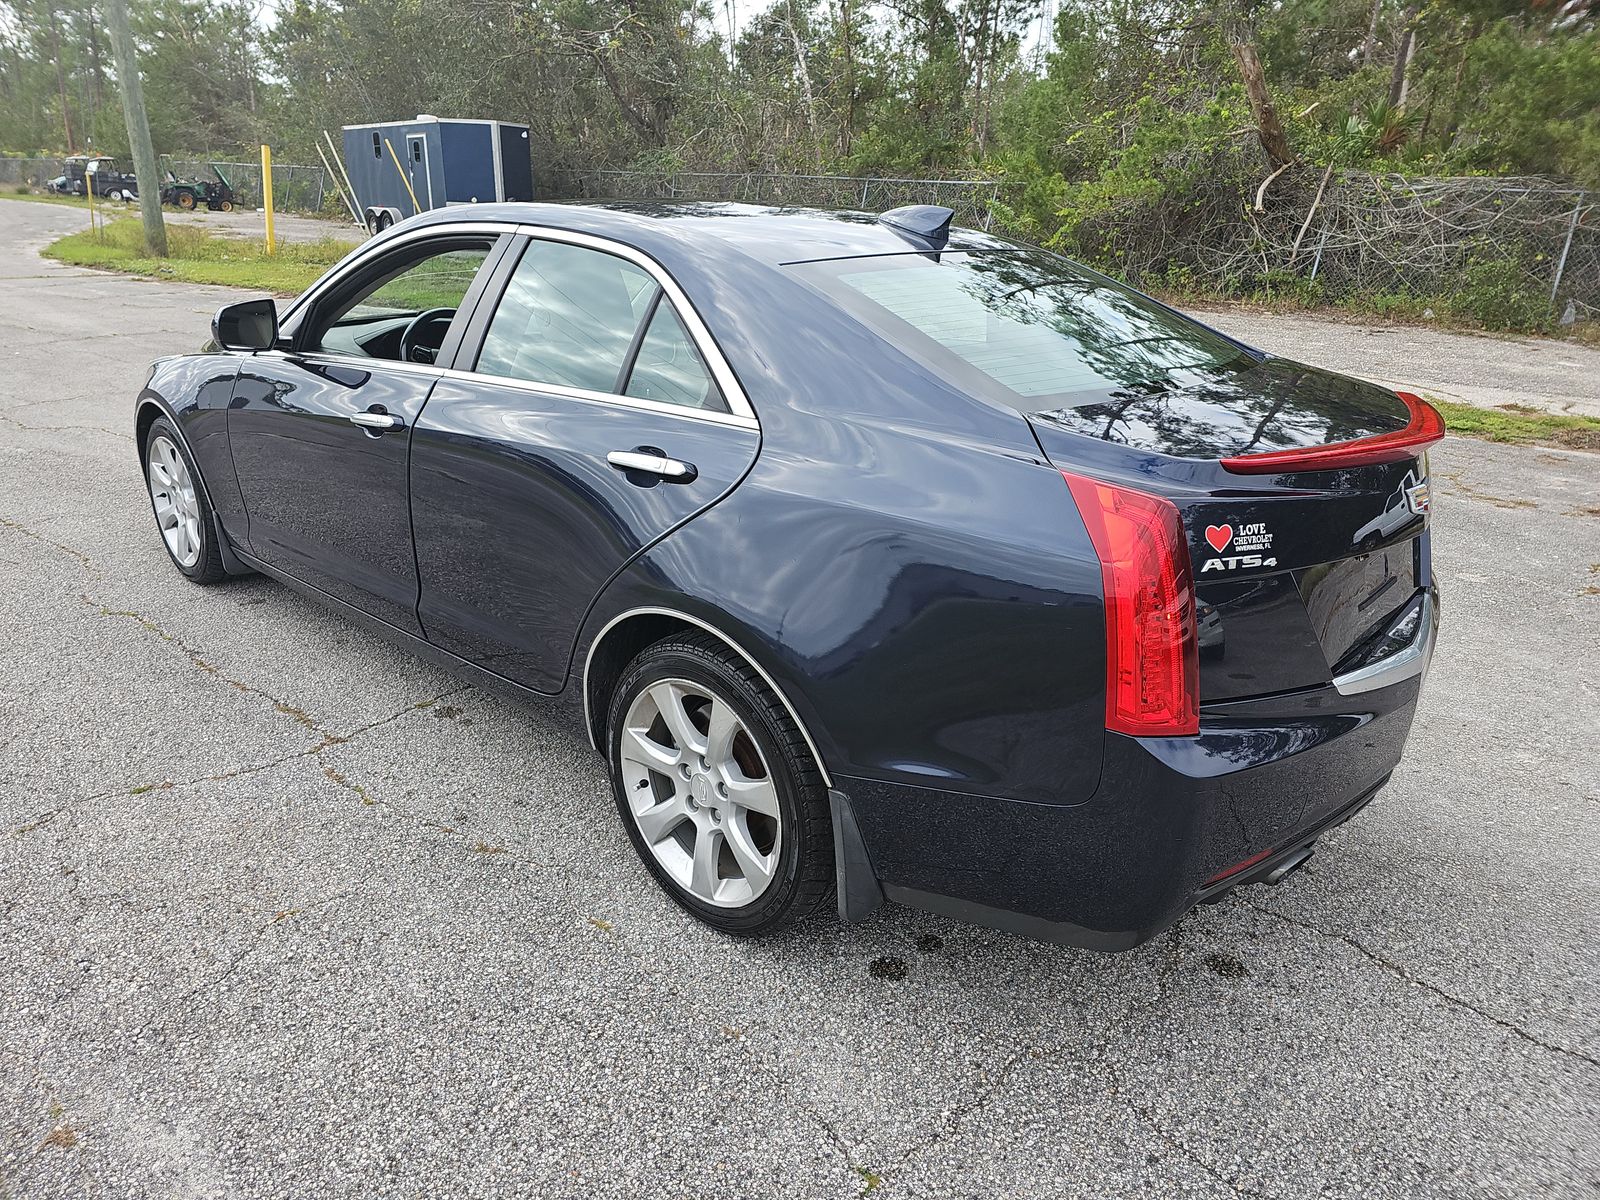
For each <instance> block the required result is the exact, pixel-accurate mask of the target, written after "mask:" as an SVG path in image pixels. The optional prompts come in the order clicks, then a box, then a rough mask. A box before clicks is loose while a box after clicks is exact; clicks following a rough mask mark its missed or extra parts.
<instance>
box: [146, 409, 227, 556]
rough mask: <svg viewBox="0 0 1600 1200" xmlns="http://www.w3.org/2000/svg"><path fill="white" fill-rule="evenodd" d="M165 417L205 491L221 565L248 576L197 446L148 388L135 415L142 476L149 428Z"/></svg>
mask: <svg viewBox="0 0 1600 1200" xmlns="http://www.w3.org/2000/svg"><path fill="white" fill-rule="evenodd" d="M163 417H164V418H166V422H167V425H168V426H169V427H170V428H171V429H172V432H173V433H174V434H175V435H176V436H177V439H178V441H179V442H180V443H182V445H183V452H184V454H185V455H187V456H188V459H189V466H190V469H191V470H193V472H194V475H195V478H196V479H198V480H199V481H200V490H201V492H203V493H204V494H205V498H206V507H208V508H209V509H210V510H211V525H212V529H213V531H214V533H215V535H216V538H217V542H218V546H219V547H220V549H221V552H222V565H223V568H224V569H225V570H226V571H227V572H228V574H229V575H249V574H252V573H253V572H252V571H251V569H250V568H249V567H247V566H245V565H244V563H242V562H240V561H239V557H238V556H237V555H236V554H234V552H233V545H232V543H230V542H229V541H228V536H227V533H226V532H225V531H224V530H223V528H222V518H221V517H220V516H218V515H217V504H216V501H215V500H214V499H213V498H212V495H211V485H210V484H209V483H207V482H206V473H205V470H204V469H203V468H202V467H201V465H200V458H199V456H198V455H197V454H195V452H194V447H193V446H191V445H190V444H189V435H188V434H187V433H185V432H184V429H183V422H181V421H180V420H178V416H177V414H176V413H174V412H173V411H172V408H171V407H170V406H169V405H168V404H167V402H166V401H165V400H164V399H162V398H161V396H160V395H159V394H158V393H156V392H153V391H149V390H147V391H145V392H144V394H143V395H141V396H140V397H139V399H138V400H137V401H136V407H135V409H134V417H133V431H134V435H133V446H134V452H135V453H136V454H138V456H139V475H140V477H141V478H143V476H144V473H145V449H146V446H147V445H148V444H149V441H150V430H151V428H152V427H153V426H154V425H155V423H156V422H157V421H158V420H160V419H162V418H163Z"/></svg>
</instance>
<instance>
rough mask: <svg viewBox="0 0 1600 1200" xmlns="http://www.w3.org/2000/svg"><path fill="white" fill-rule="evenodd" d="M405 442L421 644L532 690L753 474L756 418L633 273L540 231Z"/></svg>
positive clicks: (701, 334)
mask: <svg viewBox="0 0 1600 1200" xmlns="http://www.w3.org/2000/svg"><path fill="white" fill-rule="evenodd" d="M496 275H497V280H496V281H495V282H493V283H491V285H490V286H489V288H488V291H487V292H486V295H485V299H484V302H483V304H482V305H480V308H479V312H478V314H477V315H475V316H474V318H473V321H472V326H471V328H470V329H469V331H468V334H467V339H468V340H467V345H465V346H464V347H463V354H462V360H461V363H460V365H462V366H469V367H470V369H469V370H466V371H452V372H450V373H449V374H448V375H447V376H446V377H445V378H443V379H441V380H440V382H439V384H438V385H437V387H436V388H435V389H434V392H433V396H432V398H431V399H430V400H429V403H428V407H427V410H426V411H425V412H424V413H423V416H422V419H421V420H420V421H419V422H418V424H417V426H416V429H415V432H414V434H413V436H412V446H411V505H412V522H413V528H414V531H415V535H416V554H417V565H418V570H419V572H420V576H421V588H422V590H421V603H420V606H419V610H418V611H419V613H420V616H421V619H422V625H423V627H424V629H425V630H426V633H427V636H428V638H429V640H431V641H433V642H435V643H436V644H438V645H440V646H442V647H443V648H445V649H447V650H450V651H452V652H453V653H455V654H458V655H460V656H462V657H463V658H466V659H467V660H469V661H471V662H474V663H477V664H478V665H480V666H482V667H484V668H486V669H488V670H490V671H493V672H495V673H497V674H499V675H502V676H504V677H506V678H508V679H511V680H514V681H515V682H517V683H520V684H523V685H524V686H527V687H530V688H534V689H536V690H539V691H545V692H554V691H558V690H559V689H560V688H561V686H562V684H563V683H564V682H565V679H566V675H567V670H568V664H569V660H570V658H571V655H572V648H573V642H574V640H575V639H576V637H577V632H578V629H579V626H580V625H581V623H582V620H583V617H584V614H585V612H586V611H587V609H588V607H589V604H590V602H591V601H592V600H593V599H594V598H595V596H596V595H597V594H598V593H599V591H600V589H601V587H603V586H604V584H605V583H606V581H607V580H608V579H609V578H610V577H611V576H612V575H613V574H614V573H615V572H616V571H617V570H618V569H619V568H620V567H621V566H622V565H623V563H625V562H626V561H627V560H628V558H630V557H631V556H632V555H633V554H634V553H636V552H637V551H638V550H640V549H641V548H642V547H644V546H645V545H646V544H648V543H649V542H651V541H653V540H655V539H656V538H659V537H660V536H662V535H663V534H665V533H666V532H668V531H669V530H670V529H672V528H673V527H674V526H675V525H677V524H679V523H680V522H683V521H685V520H687V519H689V518H690V517H692V516H693V515H694V514H695V513H696V512H699V511H701V510H702V509H704V508H705V507H707V506H708V505H710V504H712V503H714V502H715V501H716V500H717V499H718V498H719V497H721V496H722V495H724V494H725V493H726V492H728V491H729V489H731V488H732V487H733V486H734V485H735V484H736V483H737V482H738V480H739V479H740V478H741V477H742V476H743V475H744V473H745V472H746V471H747V470H748V469H749V467H750V465H751V463H753V462H754V460H755V456H756V452H757V449H758V447H759V443H760V434H759V431H758V429H757V426H756V422H755V419H754V414H753V413H752V411H751V410H750V407H749V404H748V402H747V401H746V400H745V398H744V395H743V393H742V392H741V391H740V389H739V386H738V382H737V380H735V379H734V378H733V375H732V373H731V372H730V371H729V370H728V368H727V366H726V364H725V363H723V362H722V360H721V357H720V355H718V354H717V352H716V350H715V347H714V345H713V344H712V342H711V339H710V337H709V335H708V334H707V332H706V331H705V329H704V327H703V325H701V323H700V321H699V318H698V316H697V315H696V314H695V313H694V311H693V309H692V307H691V306H690V305H689V303H688V300H687V298H686V297H685V296H683V294H682V293H681V292H680V291H679V290H678V288H677V287H676V285H675V284H674V283H673V282H672V280H671V279H670V278H668V277H667V276H666V275H665V273H664V272H663V271H662V270H661V269H660V268H659V267H658V266H656V265H655V264H654V263H652V262H651V261H650V260H648V259H647V258H645V257H644V256H643V255H640V254H638V253H637V252H635V251H632V250H630V249H629V248H627V247H625V246H620V245H615V244H612V243H608V242H602V241H601V240H599V239H595V238H588V237H580V236H577V235H563V234H559V233H557V232H554V231H539V232H537V233H532V234H531V236H528V237H525V238H523V239H522V240H521V242H520V244H519V245H517V246H514V247H513V248H512V249H511V250H510V251H509V252H508V253H507V255H506V257H505V259H504V260H503V261H502V264H501V269H500V270H499V271H497V272H496Z"/></svg>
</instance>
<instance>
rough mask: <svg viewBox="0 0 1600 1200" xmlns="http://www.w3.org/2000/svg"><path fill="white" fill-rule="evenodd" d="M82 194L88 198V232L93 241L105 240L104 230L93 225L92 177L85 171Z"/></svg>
mask: <svg viewBox="0 0 1600 1200" xmlns="http://www.w3.org/2000/svg"><path fill="white" fill-rule="evenodd" d="M83 194H84V195H85V196H87V197H89V231H90V232H91V233H93V234H94V238H95V241H97V242H98V241H102V240H104V238H105V230H104V229H102V228H99V227H98V226H96V225H95V223H94V217H95V212H94V176H93V175H91V174H89V172H87V171H85V172H84V173H83Z"/></svg>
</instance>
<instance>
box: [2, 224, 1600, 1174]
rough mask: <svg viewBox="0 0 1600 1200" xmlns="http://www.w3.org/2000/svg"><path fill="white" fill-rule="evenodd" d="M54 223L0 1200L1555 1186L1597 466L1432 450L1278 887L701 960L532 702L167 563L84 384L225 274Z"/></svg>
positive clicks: (187, 334) (11, 496)
mask: <svg viewBox="0 0 1600 1200" xmlns="http://www.w3.org/2000/svg"><path fill="white" fill-rule="evenodd" d="M80 220H81V217H80V216H79V214H77V213H76V212H75V211H74V210H71V209H65V208H60V207H56V208H51V207H47V206H35V205H27V204H22V203H6V204H3V205H0V347H3V348H0V354H3V356H4V362H5V369H4V372H3V375H0V378H3V380H4V386H3V387H0V587H3V594H4V595H5V597H6V600H7V603H6V604H5V605H4V607H3V609H0V987H3V989H4V992H3V997H0V1198H10V1197H17V1198H24V1197H26V1198H28V1200H36V1198H37V1200H50V1198H55V1197H80V1196H83V1197H111V1198H115V1200H126V1198H136V1197H191V1196H194V1197H304V1196H308V1195H318V1196H321V1197H326V1198H328V1200H335V1198H343V1197H352V1198H353V1197H377V1196H396V1197H399V1196H469V1195H470V1196H522V1195H528V1196H533V1195H538V1196H584V1197H607V1196H646V1195H648V1196H729V1197H732V1196H779V1195H781V1196H797V1197H854V1196H861V1195H863V1194H870V1195H873V1196H882V1197H923V1198H928V1200H933V1198H944V1197H955V1196H982V1197H1038V1196H1094V1197H1104V1196H1172V1195H1185V1196H1198V1197H1237V1196H1249V1197H1256V1196H1294V1197H1301V1196H1321V1195H1326V1196H1341V1197H1342V1196H1374V1197H1386V1196H1389V1197H1414V1196H1473V1197H1478V1196H1505V1197H1512V1196H1527V1195H1534V1194H1537V1195H1540V1196H1548V1197H1565V1196H1591V1197H1592V1196H1594V1195H1595V1194H1596V1190H1597V1187H1600V1185H1597V1182H1596V1181H1597V1180H1600V1134H1597V1130H1600V1019H1597V1017H1600V1003H1597V999H1596V997H1597V995H1600V987H1597V985H1600V951H1597V941H1596V938H1595V930H1596V927H1597V924H1600V921H1597V917H1600V912H1597V907H1600V901H1597V897H1600V886H1597V885H1600V865H1597V856H1596V854H1595V848H1596V844H1597V834H1600V770H1597V768H1596V765H1595V764H1596V761H1597V757H1600V677H1597V674H1596V671H1595V663H1596V661H1600V657H1597V652H1600V516H1597V515H1596V513H1595V510H1594V507H1593V506H1594V505H1595V503H1596V497H1597V496H1600V456H1593V455H1584V454H1579V453H1574V452H1566V451H1562V452H1554V451H1544V450H1533V449H1517V448H1507V447H1497V446H1491V445H1487V444H1483V443H1477V442H1472V441H1466V440H1462V439H1455V438H1452V439H1448V440H1447V441H1446V442H1445V443H1444V444H1443V445H1442V446H1441V447H1440V448H1439V449H1438V450H1437V451H1436V453H1435V457H1434V467H1435V480H1436V488H1437V492H1438V497H1437V501H1436V512H1437V526H1436V528H1437V531H1438V532H1437V541H1436V563H1437V569H1438V571H1439V573H1440V575H1441V579H1442V583H1443V587H1444V613H1445V625H1444V631H1443V636H1442V640H1441V644H1440V651H1439V655H1438V657H1437V658H1436V660H1435V665H1434V668H1433V675H1432V677H1431V678H1430V681H1429V687H1428V689H1427V692H1426V695H1425V700H1424V704H1423V707H1422V711H1421V712H1420V714H1419V717H1418V722H1417V726H1416V728H1415V730H1414V732H1413V735H1412V742H1411V746H1410V749H1409V753H1408V756H1407V758H1406V760H1405V761H1404V763H1403V764H1402V765H1401V768H1400V769H1399V771H1397V772H1396V774H1395V777H1394V780H1393V781H1392V782H1391V784H1390V785H1389V787H1388V788H1387V789H1386V790H1385V792H1384V793H1383V794H1382V795H1381V796H1380V797H1379V798H1378V800H1377V801H1376V802H1375V803H1374V804H1373V805H1372V806H1371V807H1370V808H1368V809H1367V810H1366V811H1365V812H1364V813H1363V814H1362V815H1361V816H1360V817H1358V818H1357V819H1356V820H1355V821H1354V822H1353V823H1351V824H1350V825H1348V826H1346V827H1344V828H1343V829H1340V830H1338V831H1336V832H1334V833H1332V834H1330V835H1329V836H1327V837H1326V838H1325V839H1324V841H1323V843H1322V844H1321V846H1320V847H1319V851H1318V854H1317V856H1316V858H1315V859H1314V860H1313V861H1312V863H1311V864H1310V866H1308V867H1307V869H1305V870H1304V871H1301V872H1300V873H1298V874H1296V875H1294V876H1292V877H1290V879H1289V880H1287V881H1286V882H1284V883H1283V884H1282V885H1280V886H1279V887H1277V888H1273V889H1268V888H1259V887H1258V888H1254V889H1248V890H1246V891H1244V892H1240V893H1236V894H1235V895H1233V896H1232V897H1230V898H1229V899H1228V900H1226V901H1225V902H1224V903H1222V904H1219V905H1216V906H1213V907H1210V908H1206V909H1203V910H1201V911H1199V912H1196V913H1194V914H1192V915H1191V916H1189V917H1188V918H1187V919H1185V920H1184V921H1183V922H1182V923H1181V924H1180V925H1179V926H1178V927H1177V928H1176V929H1174V930H1173V931H1171V932H1170V933H1168V934H1167V935H1165V936H1163V937H1161V938H1158V939H1156V940H1155V941H1154V942H1152V943H1151V944H1150V945H1148V946H1146V947H1143V948H1142V949H1140V950H1138V951H1135V952H1133V953H1130V954H1126V955H1120V956H1112V957H1107V956H1097V955H1091V954H1088V953H1085V952H1080V951H1074V950H1068V949H1063V948H1061V947H1055V946H1048V945H1043V944H1040V943H1037V942H1032V941H1029V940H1027V939H1023V938H1018V937H1012V936H1008V935H1005V934H1000V933H995V932H991V931H988V930H983V929H978V928H975V927H971V926H965V925H961V924H958V923H955V922H952V921H947V920H944V919H941V918H937V917H932V916H928V915H925V914H919V913H913V912H909V911H906V910H901V909H894V910H892V911H890V912H888V913H886V914H884V915H883V916H882V917H880V918H878V919H876V920H874V921H872V922H869V923H867V924H865V925H862V926H858V927H848V928H847V927H842V926H839V925H837V924H836V923H834V922H832V921H831V920H825V921H817V922H813V923H811V924H809V925H807V926H805V927H803V928H801V929H798V930H795V931H792V932H790V933H788V934H787V935H785V936H783V937H781V938H778V939H775V940H772V941H767V942H759V943H754V944H751V943H745V942H737V941H732V940H728V939H725V938H721V937H718V936H717V935H715V934H712V933H711V932H709V931H708V930H705V929H704V928H702V927H700V926H698V925H696V924H694V923H693V922H691V921H690V920H689V919H688V918H687V917H685V916H684V915H683V914H682V913H680V912H679V910H677V909H676V908H675V907H674V906H673V905H672V904H671V903H670V901H668V900H667V899H666V897H665V896H664V895H662V894H661V893H660V892H659V891H658V890H657V889H656V887H655V886H654V885H653V884H652V883H651V882H650V880H649V878H648V876H647V875H646V873H645V871H644V869H643V867H642V866H641V865H640V864H639V863H638V862H637V861H636V859H635V858H634V855H633V851H632V849H631V847H630V846H629V844H628V842H627V840H626V838H625V837H624V835H623V832H622V830H621V829H620V828H619V826H618V823H617V821H616V818H615V814H614V810H613V809H612V807H611V802H610V799H609V797H608V795H607V790H606V784H605V779H604V774H603V771H602V770H601V767H600V764H599V762H598V760H596V759H595V758H594V757H593V756H592V754H591V753H590V752H589V750H588V749H587V747H586V745H585V744H584V742H583V739H582V737H581V735H580V734H579V732H578V731H577V730H576V729H574V728H573V727H572V726H570V725H569V724H568V723H566V721H565V720H563V719H561V718H560V717H558V716H557V715H556V713H555V712H554V711H553V710H547V709H542V708H533V707H519V706H516V705H513V704H511V703H508V702H506V701H504V700H502V699H499V698H497V697H494V696H491V695H488V694H485V693H483V692H480V691H478V690H477V689H476V688H473V687H469V686H466V685H464V684H462V683H461V682H460V681H459V680H457V679H456V678H454V677H453V676H450V675H448V674H446V673H444V672H441V671H440V670H438V669H436V668H435V667H432V666H430V665H426V664H423V663H421V662H418V661H416V660H414V659H411V658H409V657H407V656H406V655H405V654H404V653H402V652H400V651H398V650H395V649H392V648H390V647H389V646H388V645H386V644H384V643H381V642H376V641H373V640H372V639H371V638H369V637H367V636H365V635H363V634H362V633H360V632H359V631H357V630H356V629H354V628H353V627H351V626H349V625H347V624H345V623H344V622H342V621H340V620H339V619H338V618H337V617H335V616H333V615H332V614H330V613H328V612H326V611H324V610H322V609H320V608H318V607H316V606H314V605H313V604H311V603H310V602H308V601H306V600H303V599H300V598H299V597H297V596H295V595H294V594H292V593H290V592H289V591H287V590H286V589H284V588H281V587H278V586H277V585H275V584H272V583H269V582H267V581H265V580H262V579H248V580H242V581H238V582H235V583H232V584H230V585H228V586H225V587H222V588H217V589H209V590H206V589H200V588H196V587H194V586H192V585H190V584H189V583H187V582H186V581H185V580H183V579H182V578H181V577H180V576H179V575H178V574H177V573H176V572H175V571H173V570H172V569H171V567H170V566H169V565H168V563H167V560H166V557H165V555H164V553H163V551H162V548H161V545H160V542H159V540H158V538H157V536H156V534H155V532H154V529H153V528H152V521H151V517H150V511H149V506H148V503H147V501H146V499H145V497H144V494H143V492H142V487H141V480H140V476H139V469H138V464H137V461H136V457H135V454H134V452H133V448H132V443H131V431H130V429H129V426H130V423H131V421H130V411H129V405H130V401H131V399H132V397H133V395H134V394H135V392H136V391H137V388H138V385H139V383H140V381H141V380H142V379H143V377H144V375H143V373H144V367H145V364H146V363H147V361H148V360H149V359H150V358H152V357H154V356H156V355H158V354H162V353H170V352H174V351H182V350H185V349H189V348H192V347H193V346H195V345H197V344H198V343H199V342H200V341H201V340H202V339H203V337H204V330H205V327H206V324H207V321H208V319H209V315H210V313H211V311H212V309H213V308H215V306H216V305H217V304H219V303H221V302H222V301H223V300H224V299H226V298H231V297H232V296H234V295H235V293H229V292H226V291H224V290H222V289H217V288H203V287H190V286H176V285H168V284H154V283H148V282H143V281H139V280H133V279H126V278H118V277H113V276H108V275H101V274H96V273H92V272H87V271H77V270H70V269H67V268H62V267H58V266H56V265H54V264H49V263H41V261H40V260H39V259H37V258H36V257H35V256H34V251H35V250H36V249H37V247H38V246H40V245H42V244H43V243H44V242H45V241H46V240H48V238H49V237H51V236H53V235H54V234H55V233H58V232H63V231H65V230H68V229H71V228H75V227H76V225H77V223H78V222H79V221H80ZM1462 341H1463V343H1476V342H1483V341H1487V339H1462ZM1277 345H1278V348H1281V349H1283V350H1284V351H1285V352H1289V353H1300V354H1302V355H1303V356H1304V357H1307V358H1309V359H1311V361H1321V360H1318V359H1316V358H1315V357H1313V356H1312V355H1311V354H1309V353H1306V352H1305V351H1303V350H1297V349H1296V348H1295V347H1293V346H1287V345H1283V344H1282V343H1281V342H1280V343H1278V344H1277ZM1493 345H1495V347H1496V352H1497V353H1502V354H1503V353H1505V352H1506V351H1505V346H1504V344H1503V343H1493ZM1472 352H1473V349H1472V345H1471V344H1467V345H1465V346H1464V348H1463V349H1462V350H1461V353H1462V354H1470V353H1472ZM1328 365H1336V364H1332V363H1330V364H1328ZM1593 378H1594V377H1590V379H1589V380H1587V381H1585V382H1587V385H1588V387H1589V388H1590V391H1591V393H1592V392H1593V388H1594V384H1593V382H1592V380H1593ZM1413 382H1414V383H1415V384H1416V385H1417V386H1419V387H1424V388H1425V387H1427V386H1428V384H1429V382H1430V381H1429V380H1428V379H1416V380H1414V381H1413ZM881 959H891V960H897V961H898V962H899V963H900V964H901V965H902V966H903V971H901V970H895V969H879V970H878V971H876V972H875V971H873V970H872V966H873V964H874V962H875V961H876V960H881ZM895 976H900V977H898V978H896V977H895Z"/></svg>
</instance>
